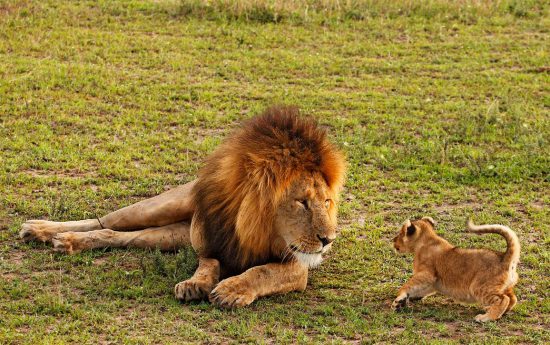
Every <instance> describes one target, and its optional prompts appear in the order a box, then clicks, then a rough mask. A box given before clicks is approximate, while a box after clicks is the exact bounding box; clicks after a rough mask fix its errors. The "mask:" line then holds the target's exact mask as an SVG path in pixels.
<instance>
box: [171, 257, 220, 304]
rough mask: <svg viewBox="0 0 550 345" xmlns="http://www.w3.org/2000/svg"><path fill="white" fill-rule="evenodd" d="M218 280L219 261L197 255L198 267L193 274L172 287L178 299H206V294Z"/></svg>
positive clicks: (187, 300) (208, 293) (186, 300)
mask: <svg viewBox="0 0 550 345" xmlns="http://www.w3.org/2000/svg"><path fill="white" fill-rule="evenodd" d="M219 280H220V263H219V261H218V260H216V259H211V258H202V257H199V267H198V268H197V270H196V271H195V273H194V274H193V276H192V277H191V278H189V279H187V280H184V281H182V282H180V283H178V284H176V286H175V287H174V294H175V295H176V298H177V299H179V300H180V301H185V302H189V301H193V300H204V299H208V295H210V292H211V291H212V289H214V287H215V286H216V284H218V281H219Z"/></svg>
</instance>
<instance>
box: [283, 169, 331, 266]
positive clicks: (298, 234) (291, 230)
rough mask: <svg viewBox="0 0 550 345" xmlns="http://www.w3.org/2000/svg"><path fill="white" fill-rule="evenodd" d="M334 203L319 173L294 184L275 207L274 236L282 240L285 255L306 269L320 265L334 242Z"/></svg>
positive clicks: (310, 174)
mask: <svg viewBox="0 0 550 345" xmlns="http://www.w3.org/2000/svg"><path fill="white" fill-rule="evenodd" d="M336 200H337V195H336V193H335V191H334V190H331V189H330V188H329V186H328V185H327V182H326V181H325V179H324V178H323V176H322V175H321V174H320V173H309V174H303V175H302V176H300V177H299V178H297V179H296V180H294V181H293V182H292V183H291V184H290V186H289V188H288V189H287V190H286V192H285V193H284V195H283V197H282V198H281V201H280V203H279V205H278V207H277V211H276V213H275V221H274V231H275V233H276V234H277V235H278V236H279V237H280V238H282V239H283V240H284V242H285V245H286V252H287V255H290V254H292V255H293V256H294V257H295V258H296V259H297V260H299V261H300V262H302V263H303V264H305V265H307V266H309V267H315V266H317V265H319V264H320V263H321V261H322V254H323V253H326V252H327V251H328V250H329V249H330V248H331V246H332V242H333V241H334V239H335V238H336Z"/></svg>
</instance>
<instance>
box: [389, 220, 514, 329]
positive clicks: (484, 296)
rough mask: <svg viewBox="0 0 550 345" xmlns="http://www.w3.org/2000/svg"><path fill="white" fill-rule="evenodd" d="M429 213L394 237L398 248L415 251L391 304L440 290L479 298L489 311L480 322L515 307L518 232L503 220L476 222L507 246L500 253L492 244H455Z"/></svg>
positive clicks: (467, 300)
mask: <svg viewBox="0 0 550 345" xmlns="http://www.w3.org/2000/svg"><path fill="white" fill-rule="evenodd" d="M433 226H434V221H433V219H431V218H429V217H425V218H422V219H420V220H415V221H412V222H411V221H407V222H405V224H404V225H403V227H402V229H401V232H400V233H399V235H398V236H397V237H395V238H394V247H395V249H396V250H398V251H400V252H405V253H414V255H415V258H414V263H413V276H412V278H411V279H410V280H409V281H408V282H407V283H406V284H405V285H404V286H403V287H402V288H401V289H400V290H399V293H398V296H397V298H396V299H395V301H394V303H393V305H392V306H393V308H400V307H403V306H405V305H406V304H407V302H408V300H418V299H421V298H423V297H425V296H428V295H431V294H433V293H436V292H439V293H441V294H444V295H446V296H449V297H452V298H453V299H455V300H457V301H460V302H465V303H479V304H481V305H483V306H484V307H485V308H486V309H487V313H485V314H480V315H478V316H476V321H480V322H483V321H489V320H496V319H498V318H500V317H501V316H502V315H503V314H504V313H505V312H506V311H509V310H511V309H512V308H513V307H514V305H515V304H516V301H517V298H516V296H515V294H514V292H513V287H514V286H515V285H516V283H517V281H518V275H517V273H516V268H517V264H518V262H519V251H520V246H519V241H518V239H517V236H516V234H515V233H514V232H513V231H512V230H510V229H509V228H507V227H505V226H503V225H483V226H475V225H473V224H472V223H469V224H468V229H469V230H470V231H472V232H474V233H478V234H481V233H497V234H500V235H502V236H503V237H504V238H505V239H506V241H507V243H508V250H507V251H506V252H505V253H499V252H495V251H492V250H488V249H463V248H457V247H454V246H453V245H451V244H450V243H449V242H447V241H446V240H445V239H443V238H441V237H439V236H438V235H437V234H436V233H435V231H434V230H433Z"/></svg>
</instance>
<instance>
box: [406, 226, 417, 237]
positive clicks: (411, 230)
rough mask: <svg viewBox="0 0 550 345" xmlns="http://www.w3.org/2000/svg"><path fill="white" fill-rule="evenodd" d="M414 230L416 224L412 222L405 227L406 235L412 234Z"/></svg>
mask: <svg viewBox="0 0 550 345" xmlns="http://www.w3.org/2000/svg"><path fill="white" fill-rule="evenodd" d="M415 232H416V226H414V224H411V225H409V226H408V227H407V236H412V235H414V233H415Z"/></svg>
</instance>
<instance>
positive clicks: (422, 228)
mask: <svg viewBox="0 0 550 345" xmlns="http://www.w3.org/2000/svg"><path fill="white" fill-rule="evenodd" d="M434 226H435V222H434V220H433V218H431V217H422V218H421V219H417V220H413V221H411V220H408V219H407V221H405V222H404V223H403V226H401V231H399V234H397V236H395V237H394V239H393V247H394V248H395V250H397V251H398V252H400V253H414V250H415V248H416V247H417V246H418V245H419V244H420V243H422V242H423V241H424V240H425V239H426V238H427V237H428V236H426V235H431V234H433V233H434Z"/></svg>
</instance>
